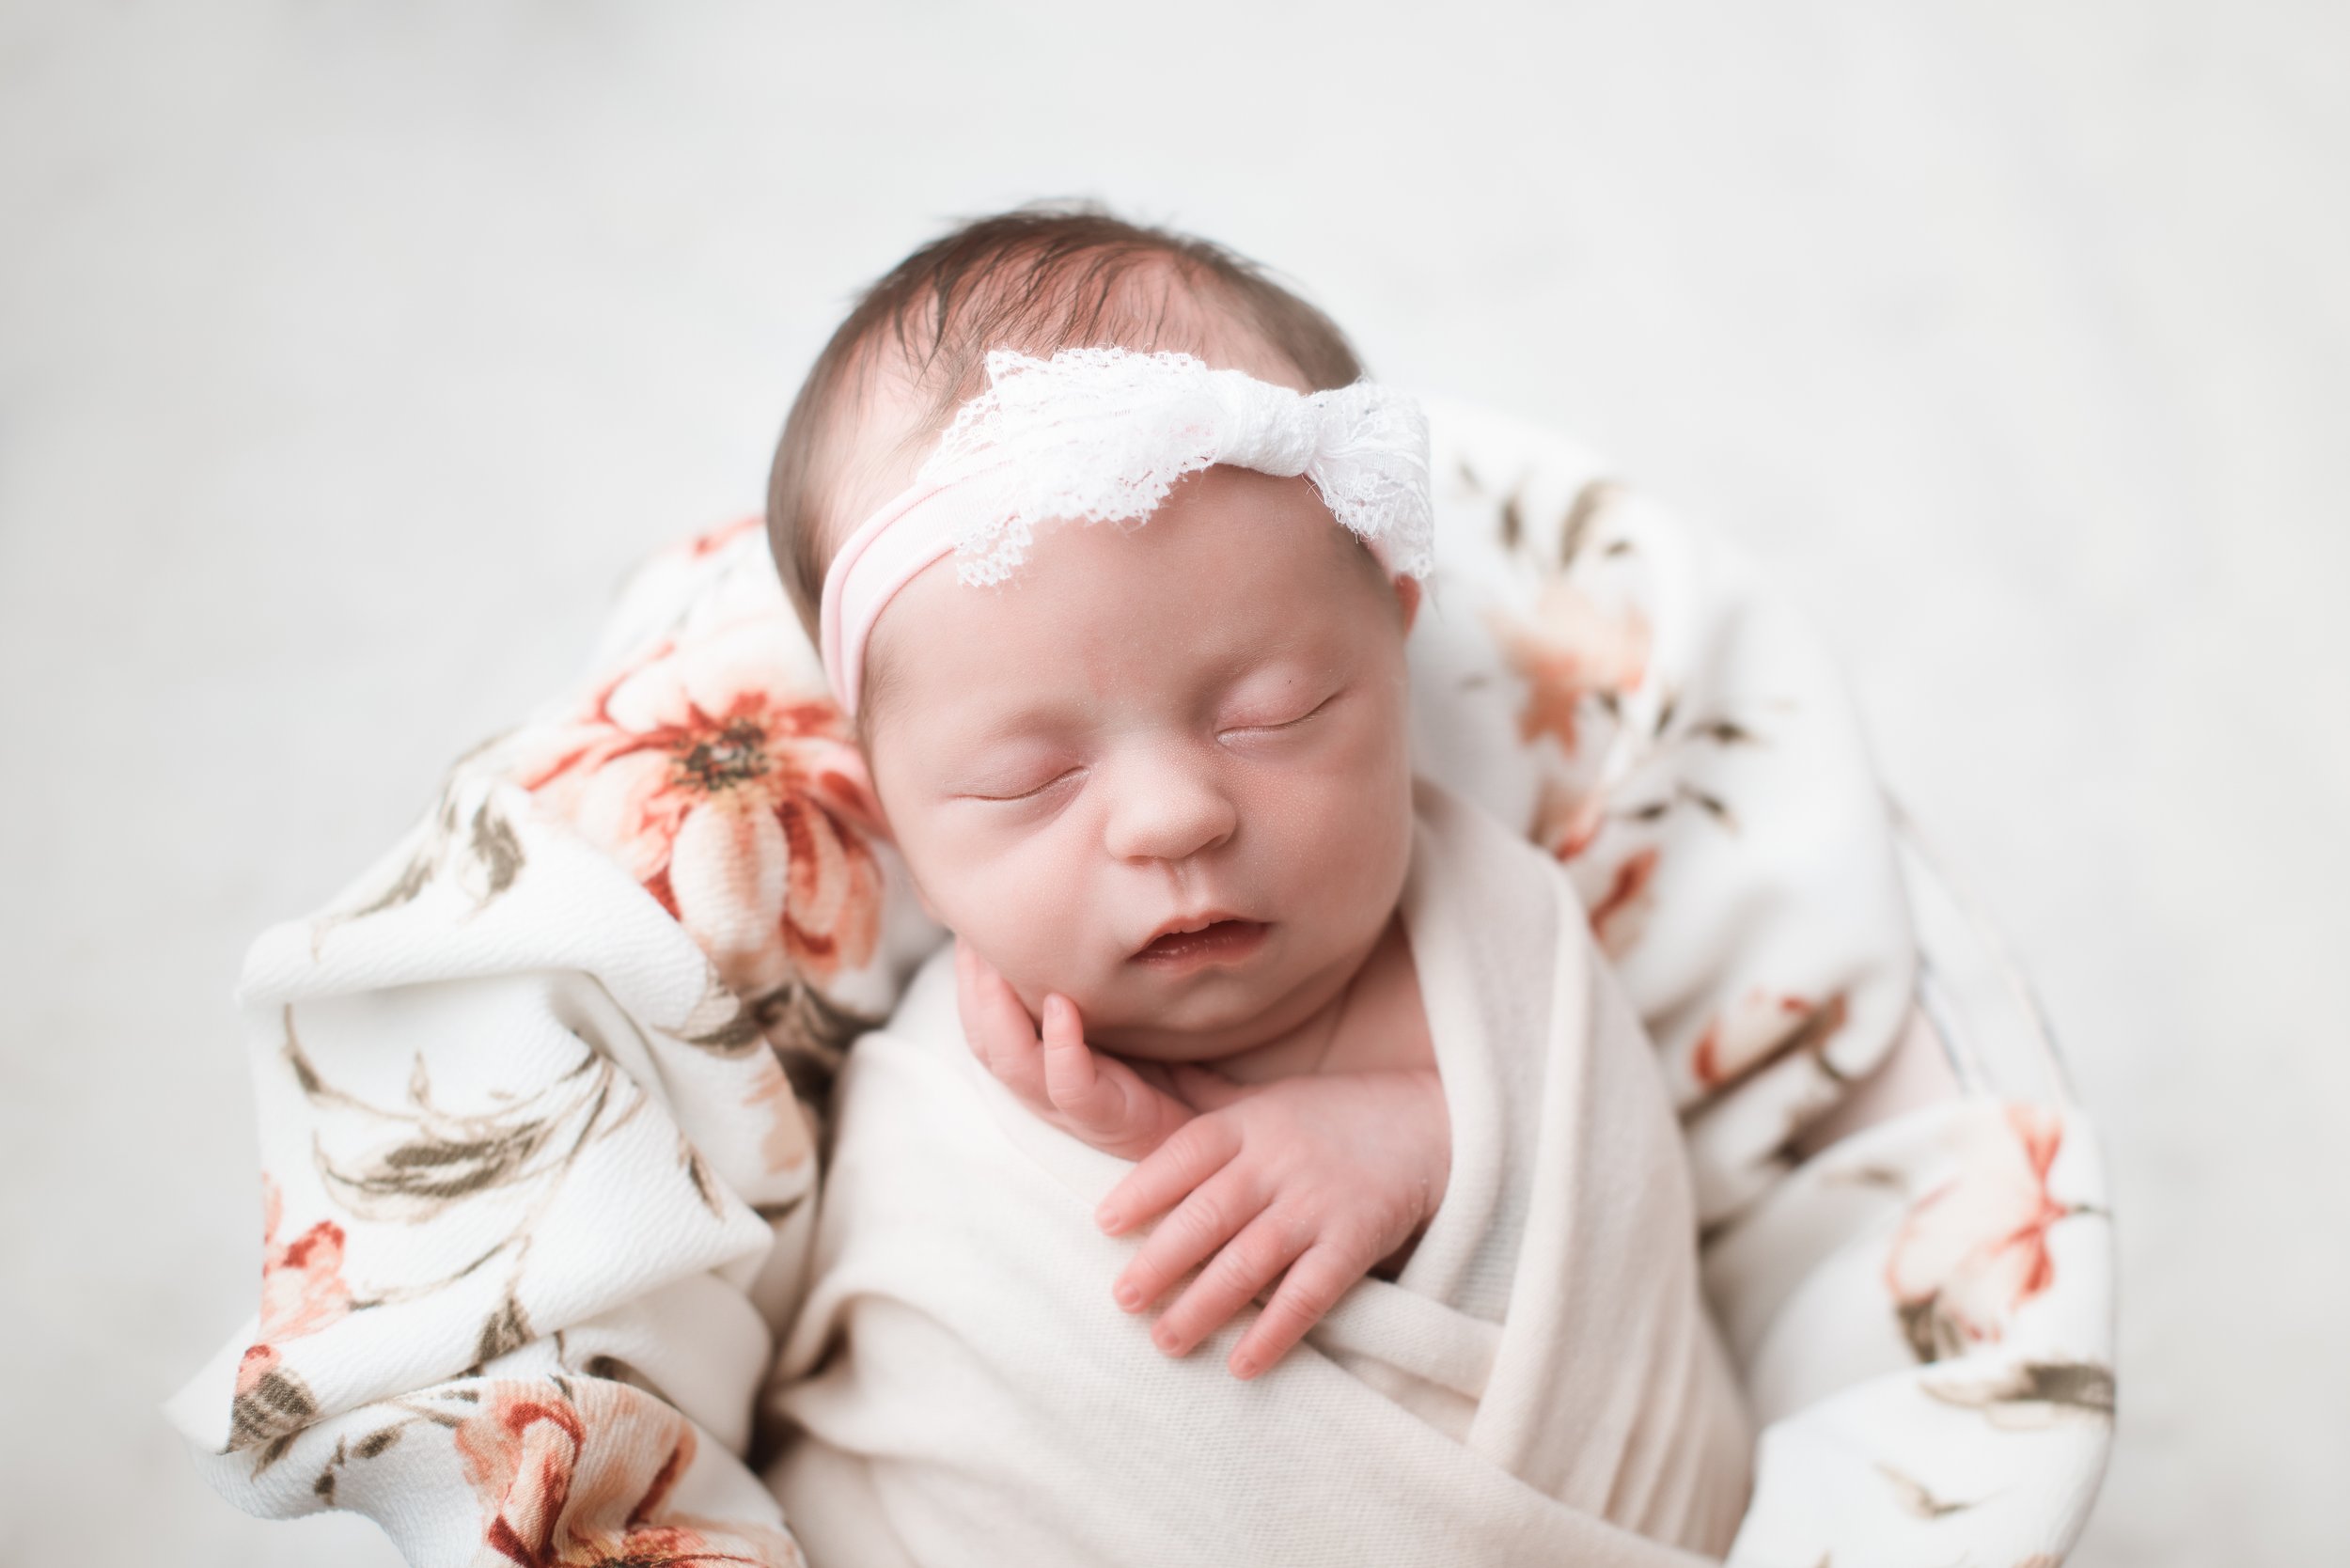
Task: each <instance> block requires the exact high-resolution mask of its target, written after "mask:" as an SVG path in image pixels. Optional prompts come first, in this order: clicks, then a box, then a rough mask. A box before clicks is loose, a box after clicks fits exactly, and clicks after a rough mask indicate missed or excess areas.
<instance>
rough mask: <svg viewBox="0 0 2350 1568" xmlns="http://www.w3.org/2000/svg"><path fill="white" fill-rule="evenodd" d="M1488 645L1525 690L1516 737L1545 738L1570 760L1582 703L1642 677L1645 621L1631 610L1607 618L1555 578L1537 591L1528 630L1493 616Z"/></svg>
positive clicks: (1628, 688)
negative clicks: (1494, 644)
mask: <svg viewBox="0 0 2350 1568" xmlns="http://www.w3.org/2000/svg"><path fill="white" fill-rule="evenodd" d="M1492 626H1493V633H1494V638H1495V640H1496V642H1497V643H1498V644H1499V645H1500V648H1501V653H1502V657H1503V658H1504V659H1505V660H1507V661H1508V663H1509V665H1510V667H1511V668H1512V670H1514V671H1516V672H1517V674H1518V676H1519V677H1520V678H1521V679H1522V680H1524V681H1525V682H1526V685H1527V698H1526V706H1525V708H1523V709H1522V710H1521V711H1520V712H1519V713H1518V738H1519V739H1520V740H1524V741H1532V740H1534V739H1535V738H1536V737H1538V736H1542V735H1548V736H1550V737H1551V738H1552V739H1554V740H1556V741H1557V742H1558V743H1559V750H1560V751H1562V752H1564V753H1565V754H1566V755H1567V756H1569V757H1573V756H1574V755H1575V740H1576V735H1575V726H1576V723H1577V720H1578V717H1579V715H1580V713H1581V711H1582V707H1583V704H1584V702H1585V701H1586V699H1588V698H1593V697H1597V696H1600V695H1603V694H1606V695H1608V696H1614V697H1622V696H1623V695H1624V694H1625V693H1627V692H1630V691H1632V690H1633V689H1635V688H1636V687H1637V686H1638V685H1639V684H1640V682H1641V681H1642V680H1644V679H1645V678H1646V676H1647V674H1648V659H1649V641H1650V634H1649V624H1648V618H1647V617H1645V616H1643V615H1642V614H1641V613H1640V612H1639V610H1638V609H1637V608H1636V607H1630V606H1627V607H1626V608H1625V609H1624V610H1623V611H1622V613H1621V614H1618V615H1613V616H1611V615H1609V614H1607V613H1606V612H1605V611H1603V610H1602V609H1601V608H1600V607H1599V605H1598V604H1595V603H1594V602H1593V601H1592V600H1591V598H1590V595H1588V594H1586V593H1585V592H1584V591H1583V590H1582V589H1581V588H1577V587H1575V584H1574V583H1573V582H1571V581H1569V580H1568V579H1567V578H1565V577H1563V576H1555V577H1552V578H1551V579H1550V580H1549V581H1547V582H1546V583H1544V584H1543V589H1542V595H1541V597H1540V598H1539V599H1537V600H1536V601H1535V605H1534V619H1533V620H1532V622H1531V623H1530V624H1528V623H1525V622H1520V621H1518V620H1516V619H1513V618H1510V617H1506V616H1499V615H1496V617H1495V618H1494V619H1493V622H1492Z"/></svg>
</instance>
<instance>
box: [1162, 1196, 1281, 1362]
mask: <svg viewBox="0 0 2350 1568" xmlns="http://www.w3.org/2000/svg"><path fill="white" fill-rule="evenodd" d="M1313 1239H1314V1237H1313V1231H1311V1230H1310V1229H1308V1227H1306V1226H1304V1225H1301V1224H1299V1223H1298V1222H1297V1221H1296V1220H1294V1219H1293V1218H1291V1217H1289V1216H1288V1215H1280V1214H1275V1213H1271V1212H1268V1213H1265V1214H1261V1215H1258V1216H1257V1218H1256V1220H1255V1221H1254V1222H1253V1223H1252V1224H1251V1225H1250V1226H1249V1227H1248V1229H1247V1230H1246V1231H1242V1232H1241V1233H1240V1234H1239V1235H1238V1236H1235V1237H1234V1238H1233V1239H1232V1241H1231V1244H1230V1246H1228V1247H1225V1248H1224V1250H1223V1251H1221V1252H1219V1253H1217V1254H1216V1255H1215V1261H1214V1262H1211V1263H1210V1264H1209V1265H1208V1266H1207V1267H1206V1268H1204V1269H1201V1270H1200V1271H1199V1278H1197V1279H1195V1280H1193V1281H1192V1282H1191V1289H1189V1290H1187V1291H1185V1292H1184V1293H1183V1294H1182V1295H1181V1296H1180V1297H1178V1298H1177V1299H1176V1302H1175V1305H1174V1306H1172V1307H1169V1308H1168V1309H1167V1310H1166V1311H1164V1312H1162V1313H1160V1314H1159V1323H1158V1326H1157V1327H1156V1328H1153V1329H1152V1331H1151V1339H1152V1342H1153V1343H1155V1344H1156V1345H1157V1346H1158V1347H1159V1348H1160V1349H1161V1350H1163V1351H1165V1352H1167V1354H1168V1355H1169V1356H1183V1355H1187V1354H1188V1353H1189V1352H1190V1350H1191V1347H1192V1346H1194V1345H1196V1344H1198V1343H1199V1341H1202V1340H1204V1339H1206V1338H1207V1337H1208V1336H1209V1335H1211V1334H1213V1333H1214V1332H1215V1331H1216V1330H1217V1329H1218V1328H1220V1327H1222V1326H1223V1325H1224V1324H1225V1322H1226V1321H1227V1320H1228V1319H1230V1317H1231V1315H1232V1314H1233V1313H1234V1312H1237V1311H1239V1310H1240V1309H1242V1308H1243V1307H1246V1306H1247V1305H1248V1303H1249V1302H1250V1301H1252V1300H1254V1299H1255V1298H1256V1294H1257V1293H1258V1292H1259V1291H1261V1290H1263V1289H1264V1288H1265V1287H1266V1286H1267V1285H1270V1284H1272V1283H1273V1281H1274V1280H1276V1279H1277V1278H1280V1274H1281V1271H1282V1270H1283V1269H1285V1268H1287V1267H1289V1266H1290V1263H1291V1262H1292V1261H1293V1260H1294V1259H1295V1258H1296V1257H1297V1256H1298V1254H1300V1253H1301V1252H1304V1251H1305V1250H1306V1249H1307V1248H1308V1247H1310V1246H1311V1245H1312V1244H1313ZM1301 1332H1302V1330H1301Z"/></svg>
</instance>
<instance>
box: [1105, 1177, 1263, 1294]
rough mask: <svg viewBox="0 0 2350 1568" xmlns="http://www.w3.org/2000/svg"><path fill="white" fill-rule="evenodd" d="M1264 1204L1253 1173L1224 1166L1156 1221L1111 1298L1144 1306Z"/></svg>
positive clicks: (1260, 1211)
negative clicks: (1156, 1225) (1155, 1227)
mask: <svg viewBox="0 0 2350 1568" xmlns="http://www.w3.org/2000/svg"><path fill="white" fill-rule="evenodd" d="M1264 1206H1265V1195H1264V1193H1263V1192H1262V1191H1261V1190H1260V1188H1259V1187H1258V1185H1257V1182H1256V1178H1255V1176H1254V1174H1253V1173H1251V1172H1249V1171H1246V1170H1244V1169H1242V1168H1240V1167H1238V1166H1234V1165H1228V1166H1226V1167H1225V1168H1223V1169H1221V1170H1219V1171H1217V1172H1216V1173H1215V1174H1214V1176H1211V1177H1210V1178H1209V1179H1208V1180H1207V1181H1206V1182H1204V1183H1202V1184H1200V1185H1199V1188H1198V1189H1197V1190H1196V1191H1194V1192H1193V1193H1192V1195H1191V1196H1190V1197H1189V1198H1186V1199H1184V1200H1183V1203H1182V1205H1181V1206H1180V1207H1178V1208H1177V1209H1176V1211H1175V1212H1174V1213H1173V1214H1171V1215H1167V1217H1166V1218H1165V1219H1163V1220H1161V1221H1159V1223H1158V1228H1157V1229H1156V1230H1154V1231H1152V1232H1151V1237H1150V1239H1149V1240H1148V1241H1146V1242H1144V1243H1143V1244H1142V1248H1141V1250H1140V1251H1138V1252H1136V1254H1135V1255H1134V1257H1133V1258H1132V1259H1130V1260H1128V1262H1127V1264H1126V1267H1125V1269H1124V1270H1123V1271H1122V1272H1120V1275H1119V1277H1118V1280H1117V1282H1116V1283H1115V1284H1113V1285H1112V1286H1111V1287H1110V1295H1111V1297H1112V1298H1113V1299H1114V1300H1116V1301H1117V1303H1118V1304H1119V1305H1120V1307H1123V1308H1125V1309H1126V1310H1128V1311H1129V1312H1134V1311H1139V1310H1141V1309H1143V1308H1145V1307H1148V1306H1149V1305H1150V1304H1151V1303H1152V1302H1153V1301H1156V1300H1158V1298H1159V1297H1161V1296H1163V1295H1165V1294H1167V1288H1168V1287H1169V1286H1171V1285H1173V1284H1174V1283H1175V1281H1176V1280H1178V1279H1181V1278H1183V1276H1184V1275H1185V1274H1187V1273H1189V1272H1190V1271H1191V1270H1192V1269H1193V1268H1194V1267H1196V1266H1197V1265H1198V1264H1199V1262H1200V1261H1201V1260H1203V1259H1205V1258H1206V1257H1207V1256H1208V1255H1209V1254H1210V1253H1212V1252H1214V1250H1215V1249H1216V1248H1217V1247H1222V1246H1223V1245H1224V1244H1225V1243H1226V1242H1228V1241H1230V1239H1231V1238H1232V1237H1233V1236H1234V1235H1236V1234H1237V1233H1239V1231H1240V1230H1241V1228H1242V1227H1243V1226H1245V1225H1246V1224H1247V1223H1248V1222H1249V1221H1250V1220H1252V1219H1254V1218H1256V1217H1257V1216H1258V1215H1260V1214H1261V1213H1263V1212H1264Z"/></svg>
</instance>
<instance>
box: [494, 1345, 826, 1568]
mask: <svg viewBox="0 0 2350 1568" xmlns="http://www.w3.org/2000/svg"><path fill="white" fill-rule="evenodd" d="M455 1438H456V1444H457V1452H458V1456H459V1457H460V1459H462V1461H463V1463H464V1467H465V1479H466V1480H467V1481H468V1482H470V1483H471V1484H472V1486H473V1488H474V1495H475V1497H477V1498H478V1499H479V1501H480V1504H481V1507H482V1511H483V1514H484V1522H483V1525H482V1545H483V1547H484V1550H483V1552H482V1553H481V1555H480V1556H479V1557H478V1559H477V1561H478V1562H480V1563H513V1564H516V1565H518V1568H589V1565H597V1568H609V1565H614V1564H626V1565H627V1568H687V1565H688V1564H695V1565H701V1564H712V1563H749V1564H759V1565H761V1568H786V1565H790V1568H805V1560H804V1559H803V1558H802V1557H801V1555H800V1552H799V1548H798V1547H797V1546H796V1545H794V1544H792V1541H791V1537H790V1536H788V1535H786V1534H785V1533H784V1532H783V1531H781V1530H779V1529H773V1528H771V1527H767V1526H762V1525H756V1524H744V1523H736V1522H732V1521H727V1522H720V1521H713V1520H707V1519H697V1518H694V1517H692V1516H690V1515H686V1514H681V1513H668V1512H667V1511H666V1509H665V1508H664V1506H663V1505H664V1504H665V1503H666V1500H667V1498H668V1496H669V1494H670V1492H671V1491H672V1490H674V1489H675V1487H676V1486H677V1483H678V1481H679V1480H680V1478H681V1477H682V1476H683V1475H684V1474H685V1472H686V1470H687V1469H688V1468H689V1467H690V1466H692V1465H693V1463H694V1449H695V1440H694V1429H693V1428H692V1427H691V1426H690V1425H688V1424H687V1422H686V1420H685V1419H684V1418H683V1417H682V1416H681V1415H679V1414H678V1413H677V1412H676V1411H675V1410H672V1409H670V1408H669V1407H668V1406H667V1405H666V1404H662V1403H659V1402H658V1401H656V1400H654V1399H652V1398H650V1396H648V1395H645V1394H641V1393H638V1392H637V1391H636V1390H635V1389H633V1388H625V1387H623V1386H621V1385H619V1384H613V1383H603V1382H593V1381H590V1382H579V1383H573V1382H569V1381H561V1382H555V1381H550V1382H527V1383H525V1382H493V1383H490V1384H487V1385H484V1386H483V1387H482V1389H481V1401H480V1403H479V1405H478V1407H477V1408H476V1410H475V1412H474V1414H472V1415H470V1416H468V1417H466V1418H465V1419H464V1420H463V1421H462V1422H461V1423H460V1424H459V1426H458V1428H457V1430H456V1433H455Z"/></svg>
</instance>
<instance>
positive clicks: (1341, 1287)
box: [1225, 1242, 1370, 1377]
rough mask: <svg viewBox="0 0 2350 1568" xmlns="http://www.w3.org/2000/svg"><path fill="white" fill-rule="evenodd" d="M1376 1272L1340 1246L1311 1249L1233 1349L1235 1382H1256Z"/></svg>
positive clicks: (1231, 1363) (1323, 1244)
mask: <svg viewBox="0 0 2350 1568" xmlns="http://www.w3.org/2000/svg"><path fill="white" fill-rule="evenodd" d="M1369 1271H1370V1264H1369V1263H1367V1262H1360V1261H1358V1260H1357V1259H1355V1257H1354V1256H1353V1255H1352V1254H1350V1253H1349V1252H1347V1250H1346V1249H1345V1248H1343V1247H1335V1246H1332V1245H1331V1244H1330V1243H1328V1242H1320V1243H1317V1244H1315V1245H1314V1246H1312V1247H1308V1248H1307V1249H1306V1250H1305V1252H1304V1253H1303V1254H1301V1255H1300V1256H1299V1257H1298V1260H1297V1262H1293V1263H1292V1264H1291V1265H1290V1271H1289V1273H1288V1274H1287V1275H1285V1276H1283V1277H1282V1279H1281V1288H1280V1289H1279V1290H1277V1291H1276V1292H1275V1293H1274V1294H1273V1299H1272V1300H1271V1301H1268V1302H1266V1303H1265V1309H1264V1310H1263V1311H1261V1312H1260V1313H1258V1314H1257V1321H1256V1322H1255V1323H1253V1324H1250V1325H1248V1332H1247V1333H1246V1334H1243V1335H1242V1336H1241V1337H1240V1343H1238V1344H1236V1345H1234V1346H1233V1347H1232V1356H1231V1359H1230V1360H1229V1361H1227V1362H1226V1363H1225V1365H1226V1366H1227V1367H1229V1368H1230V1369H1231V1372H1232V1375H1233V1376H1234V1377H1254V1376H1256V1375H1257V1374H1258V1373H1259V1372H1262V1371H1264V1370H1265V1369H1266V1368H1267V1367H1270V1366H1271V1365H1273V1363H1275V1362H1276V1361H1278V1360H1279V1359H1280V1358H1281V1357H1282V1356H1287V1355H1288V1354H1289V1353H1290V1349H1291V1347H1292V1346H1293V1345H1295V1344H1296V1343H1297V1341H1300V1340H1302V1339H1304V1338H1305V1337H1306V1331H1307V1330H1308V1329H1309V1328H1311V1327H1313V1325H1315V1324H1318V1323H1320V1322H1321V1321H1322V1320H1323V1319H1324V1317H1325V1316H1327V1315H1328V1314H1329V1311H1330V1309H1331V1308H1333V1307H1336V1306H1337V1305H1338V1304H1339V1297H1340V1296H1342V1295H1344V1294H1346V1293H1347V1292H1348V1291H1349V1290H1350V1289H1352V1288H1353V1287H1354V1284H1355V1280H1357V1279H1360V1278H1362V1277H1363V1276H1364V1275H1365V1274H1366V1273H1368V1272H1369Z"/></svg>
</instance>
